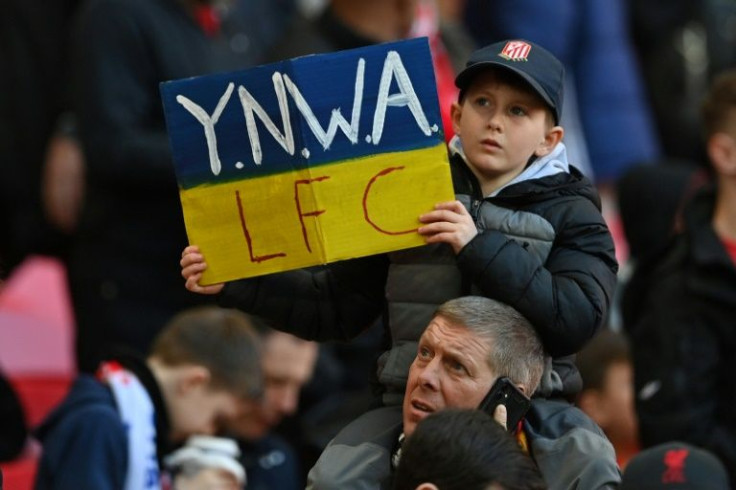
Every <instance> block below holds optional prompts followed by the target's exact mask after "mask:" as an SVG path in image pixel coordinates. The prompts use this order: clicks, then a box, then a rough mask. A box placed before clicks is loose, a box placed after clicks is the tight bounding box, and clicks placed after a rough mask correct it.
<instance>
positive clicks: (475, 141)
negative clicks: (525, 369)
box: [181, 41, 618, 405]
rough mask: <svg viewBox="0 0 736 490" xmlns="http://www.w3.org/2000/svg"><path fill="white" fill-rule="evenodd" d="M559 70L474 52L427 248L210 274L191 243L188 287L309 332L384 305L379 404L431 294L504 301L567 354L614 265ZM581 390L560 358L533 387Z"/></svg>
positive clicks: (406, 357) (402, 372)
mask: <svg viewBox="0 0 736 490" xmlns="http://www.w3.org/2000/svg"><path fill="white" fill-rule="evenodd" d="M563 78H564V68H563V67H562V65H561V64H560V62H559V61H558V60H557V59H556V58H555V57H554V56H552V55H551V54H550V53H549V52H547V51H546V50H544V49H543V48H542V47H540V46H537V45H535V44H533V43H528V42H526V41H504V42H500V43H497V44H493V45H491V46H488V47H485V48H482V49H480V50H478V51H476V52H475V53H473V55H472V56H471V57H470V60H469V61H468V64H467V68H466V69H465V70H464V71H463V72H461V73H460V74H459V75H458V77H457V79H456V84H457V85H458V87H459V88H460V89H461V94H460V98H459V100H458V102H457V103H456V104H454V105H453V108H452V118H453V124H454V129H455V132H456V134H457V138H456V139H454V140H453V141H452V142H451V144H450V150H451V159H450V163H451V168H452V175H453V182H454V186H455V193H456V196H457V200H456V201H452V202H448V203H440V204H438V205H437V206H436V208H435V210H433V211H431V212H429V213H427V214H425V215H423V216H421V217H420V221H421V222H422V223H423V226H422V227H420V228H419V233H421V234H422V235H424V236H425V237H426V241H427V243H428V244H430V245H429V246H426V247H419V248H414V249H409V250H403V251H399V252H394V253H390V254H381V255H374V256H369V257H364V258H359V259H353V260H348V261H343V262H337V263H333V264H329V265H328V266H326V267H323V268H320V269H309V270H306V269H305V270H296V271H288V272H283V273H280V274H272V275H268V276H262V277H258V278H254V279H248V280H241V281H235V282H231V283H228V284H227V285H222V284H218V285H209V286H200V285H199V284H198V282H199V280H200V278H201V274H202V272H203V271H204V270H205V269H206V267H207V265H206V263H205V261H204V257H203V256H202V254H201V253H199V249H198V248H197V247H196V246H190V247H187V248H186V249H185V250H184V252H183V254H182V255H183V256H182V259H181V266H182V276H183V277H184V278H185V279H186V287H187V288H188V289H190V290H191V291H195V292H199V293H205V294H216V293H220V298H219V300H220V303H221V304H222V305H224V306H235V307H237V308H240V309H242V310H244V311H247V312H251V313H253V314H257V315H260V316H262V317H264V318H267V319H268V320H270V321H271V322H272V324H273V325H274V326H275V327H276V328H280V329H284V330H287V331H289V332H291V333H294V334H296V335H299V336H301V337H304V338H308V339H315V340H328V339H350V338H352V337H355V336H356V335H358V334H359V333H360V332H362V331H363V329H365V328H366V327H368V326H369V325H370V324H371V323H372V322H373V321H374V320H375V319H376V318H377V317H378V316H379V315H380V314H381V313H382V312H384V311H385V310H387V312H388V315H387V325H386V327H387V328H389V329H390V333H391V339H392V342H393V345H392V347H391V349H390V351H389V352H386V353H384V355H383V356H382V357H381V358H380V359H379V368H378V379H379V381H380V382H381V384H382V385H383V387H384V388H385V392H384V394H383V403H384V404H387V405H391V404H401V403H402V399H403V394H404V387H405V384H406V377H407V374H408V371H409V365H410V364H411V362H412V360H413V359H414V355H415V353H416V345H417V340H418V339H419V336H420V335H421V332H422V331H423V329H424V327H425V326H426V324H427V323H428V322H429V320H430V319H431V317H432V314H433V312H434V310H435V308H436V306H437V305H439V304H441V303H442V302H444V301H447V300H449V299H452V298H456V297H459V296H463V295H467V294H479V295H483V296H487V297H490V298H494V299H497V300H499V301H502V302H504V303H506V304H509V305H511V306H513V307H514V308H515V309H517V310H518V311H519V312H521V313H522V314H523V315H524V316H526V317H527V318H528V319H529V320H530V321H531V322H532V324H533V325H534V327H535V328H536V330H537V332H538V333H539V335H540V337H541V339H542V341H543V343H544V346H545V349H546V351H547V352H548V353H549V354H550V355H551V356H552V357H554V358H559V357H561V356H567V355H570V354H574V353H575V352H577V351H578V350H579V349H580V348H581V347H582V346H583V345H584V344H585V342H587V340H588V339H590V338H591V337H592V336H593V334H594V333H595V332H596V330H597V329H598V328H599V326H600V325H601V324H602V322H603V321H604V319H605V317H606V315H607V310H608V306H609V304H610V301H611V295H612V292H613V289H614V287H615V284H616V271H617V268H618V266H617V263H616V259H615V255H614V247H613V240H612V239H611V235H610V233H609V231H608V228H607V226H606V224H605V222H604V220H603V217H602V216H601V213H600V206H599V200H598V197H597V194H596V192H595V188H594V187H593V186H592V184H591V183H590V182H589V181H588V180H587V179H586V178H585V177H583V176H582V174H581V173H580V172H579V171H578V170H576V169H575V168H574V167H572V166H571V165H569V164H568V162H567V159H566V152H565V147H564V145H563V144H562V143H561V139H562V136H563V129H562V128H561V127H560V126H558V123H559V118H560V109H561V107H562V100H561V99H562V93H563ZM448 245H449V246H448ZM579 389H580V377H579V375H578V373H577V370H576V368H575V367H574V364H573V363H572V362H571V361H570V360H567V363H564V362H557V363H556V365H555V369H554V370H552V369H547V370H546V371H545V376H544V377H543V380H542V384H541V386H540V389H539V393H540V394H541V395H544V396H550V395H551V394H558V395H559V394H563V395H567V396H569V395H572V394H574V393H575V392H577V391H578V390H579Z"/></svg>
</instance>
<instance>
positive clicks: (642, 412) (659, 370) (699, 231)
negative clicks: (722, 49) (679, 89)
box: [624, 70, 736, 481]
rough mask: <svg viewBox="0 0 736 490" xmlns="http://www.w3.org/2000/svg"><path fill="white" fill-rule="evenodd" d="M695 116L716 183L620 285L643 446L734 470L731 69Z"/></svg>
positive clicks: (735, 198)
mask: <svg viewBox="0 0 736 490" xmlns="http://www.w3.org/2000/svg"><path fill="white" fill-rule="evenodd" d="M702 121H703V126H704V130H705V136H706V148H707V151H708V156H709V160H710V164H711V169H712V172H713V176H714V182H713V184H715V185H709V186H705V187H704V188H703V189H701V190H700V191H699V192H698V193H697V194H696V195H695V196H694V197H693V198H692V199H691V200H690V201H689V202H688V203H687V204H686V205H685V209H684V211H683V215H682V219H681V220H680V223H681V225H680V233H679V234H678V235H677V236H675V237H674V238H673V239H672V241H671V242H670V244H669V247H668V248H667V249H666V250H665V251H664V252H662V253H661V254H659V255H658V256H657V257H656V258H654V259H652V260H651V261H650V262H649V263H645V264H641V265H640V266H638V267H637V269H636V271H635V274H634V276H633V277H632V279H631V281H630V282H629V285H628V286H627V288H626V290H625V296H624V306H626V308H625V309H624V312H625V313H626V316H625V317H624V326H625V328H626V329H627V331H628V333H629V335H630V336H631V346H632V352H633V359H634V381H635V386H636V390H637V399H636V409H637V414H638V416H639V427H640V431H639V432H640V437H641V442H642V446H643V447H645V448H646V447H650V446H653V445H656V444H660V443H664V442H668V441H671V440H680V441H683V442H687V443H690V444H693V445H696V446H700V447H703V448H705V449H708V450H710V451H712V452H713V453H714V454H715V455H716V456H718V457H719V458H720V459H721V460H722V461H723V462H724V463H725V465H726V467H727V468H728V470H729V473H730V476H731V480H732V481H736V480H734V479H735V478H736V420H735V419H734V418H733V416H732V414H733V412H734V408H736V390H734V384H733V352H734V350H736V336H734V321H733V318H734V315H733V314H734V307H735V306H736V70H730V71H728V72H724V73H722V74H721V75H720V76H719V77H718V78H717V79H716V80H715V81H714V83H713V85H712V87H711V89H710V90H709V92H708V96H707V97H706V99H705V102H704V104H703V110H702Z"/></svg>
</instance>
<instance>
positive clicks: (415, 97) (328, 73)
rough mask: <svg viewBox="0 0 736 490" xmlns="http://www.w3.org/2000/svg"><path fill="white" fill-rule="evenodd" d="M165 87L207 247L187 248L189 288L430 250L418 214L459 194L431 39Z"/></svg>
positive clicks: (199, 235)
mask: <svg viewBox="0 0 736 490" xmlns="http://www.w3.org/2000/svg"><path fill="white" fill-rule="evenodd" d="M161 91H162V94H163V99H164V107H165V111H166V118H167V126H168V130H169V136H170V139H171V145H172V150H173V157H174V164H175V166H176V172H177V178H178V180H179V185H180V197H181V202H182V208H183V211H184V221H185V223H186V226H187V233H188V235H189V240H190V243H196V244H197V245H198V246H199V247H201V252H203V253H204V254H206V256H207V264H204V259H203V258H202V257H201V255H202V254H201V253H200V251H199V250H197V251H196V252H194V251H191V250H190V252H189V253H185V256H183V257H182V267H183V269H182V274H183V275H185V278H186V279H187V284H188V288H189V289H190V290H193V291H196V292H203V293H204V292H210V291H213V290H216V289H217V288H214V289H205V288H202V286H200V285H198V283H199V282H200V279H201V283H202V284H204V285H206V284H213V283H216V282H222V281H228V280H232V279H237V278H241V277H252V276H258V275H263V274H269V273H273V272H279V271H284V270H289V269H295V268H303V267H307V266H312V265H317V264H325V263H328V262H332V261H336V260H343V259H348V258H352V257H361V256H366V255H372V254H377V253H382V252H388V251H392V250H398V249H402V248H408V247H414V246H419V245H422V244H423V243H424V242H423V240H422V237H421V236H420V235H419V234H418V233H417V232H416V231H417V228H418V226H419V224H420V223H419V222H418V219H417V217H418V216H419V215H420V214H422V213H425V212H427V211H429V210H431V209H432V207H433V205H434V204H435V203H436V202H440V201H448V200H450V199H452V198H453V190H452V184H451V180H450V173H449V164H448V161H447V149H446V147H445V143H444V138H443V135H442V131H441V129H440V127H441V119H440V113H439V108H438V106H437V93H436V88H435V84H434V73H433V69H432V61H431V56H430V53H429V47H428V44H427V40H426V39H413V40H409V41H401V42H397V43H388V44H383V45H376V46H370V47H367V48H362V49H357V50H348V51H341V52H337V53H331V54H326V55H314V56H306V57H303V58H296V59H293V60H289V61H284V62H281V63H276V64H273V65H266V66H261V67H257V68H253V69H251V70H246V71H243V72H237V73H228V74H221V75H214V76H207V77H197V78H191V79H187V80H179V81H173V82H167V83H164V84H162V88H161ZM343 108H346V110H343ZM347 115H349V117H347ZM279 120H280V122H277V121H279ZM364 128H366V129H364ZM185 252H186V251H185ZM187 255H189V256H188V257H187Z"/></svg>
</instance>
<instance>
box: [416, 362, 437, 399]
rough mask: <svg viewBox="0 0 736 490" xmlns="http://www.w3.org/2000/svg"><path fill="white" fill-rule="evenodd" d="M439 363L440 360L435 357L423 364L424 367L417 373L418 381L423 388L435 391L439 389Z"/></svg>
mask: <svg viewBox="0 0 736 490" xmlns="http://www.w3.org/2000/svg"><path fill="white" fill-rule="evenodd" d="M440 364H441V363H440V360H439V359H438V358H436V357H435V358H434V359H432V360H431V361H429V363H427V365H426V366H424V369H423V370H422V372H421V373H420V375H419V383H420V384H421V386H422V387H423V388H426V389H429V390H435V391H436V390H438V389H439V386H440V381H439V368H440Z"/></svg>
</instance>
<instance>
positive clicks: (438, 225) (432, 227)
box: [417, 221, 455, 235]
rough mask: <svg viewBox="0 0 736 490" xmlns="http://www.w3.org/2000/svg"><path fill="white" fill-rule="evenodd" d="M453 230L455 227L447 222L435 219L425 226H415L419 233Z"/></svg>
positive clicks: (428, 233)
mask: <svg viewBox="0 0 736 490" xmlns="http://www.w3.org/2000/svg"><path fill="white" fill-rule="evenodd" d="M452 231H455V227H454V226H453V225H452V224H450V223H447V222H445V221H437V222H435V223H430V224H428V225H425V226H421V227H419V228H417V232H418V233H419V234H420V235H431V234H434V233H443V232H452Z"/></svg>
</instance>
